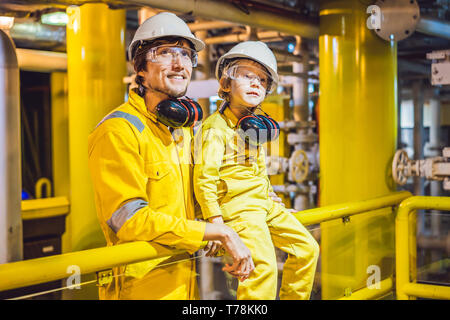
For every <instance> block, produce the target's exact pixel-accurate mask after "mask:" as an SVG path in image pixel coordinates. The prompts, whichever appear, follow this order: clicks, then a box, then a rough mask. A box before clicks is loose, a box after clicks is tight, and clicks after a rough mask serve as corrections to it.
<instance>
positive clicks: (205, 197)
mask: <svg viewBox="0 0 450 320" xmlns="http://www.w3.org/2000/svg"><path fill="white" fill-rule="evenodd" d="M223 106H224V105H222V107H221V108H223ZM222 111H223V112H221V110H218V111H216V112H215V113H213V114H212V115H211V116H210V117H208V118H207V119H206V120H205V121H204V123H203V124H202V129H201V131H199V132H197V134H196V137H195V140H196V148H195V149H194V150H195V158H194V160H195V166H194V191H195V197H196V198H197V201H198V202H199V204H200V207H201V210H202V213H203V217H204V218H205V219H208V218H210V217H213V216H218V215H222V216H223V218H224V220H225V221H227V220H229V219H232V218H233V212H234V211H235V210H234V208H235V206H240V207H242V206H247V207H248V206H259V207H263V208H265V209H267V210H269V209H270V208H271V207H272V205H273V201H272V200H271V198H270V197H269V196H268V193H269V192H271V191H273V190H272V186H271V184H270V181H269V178H268V176H267V171H266V162H265V150H264V148H263V146H259V147H253V148H252V147H251V146H250V147H249V146H248V145H247V146H246V145H245V144H244V142H243V140H242V139H241V138H240V137H239V135H238V134H237V132H236V129H237V128H236V124H237V122H238V119H237V118H236V116H235V115H234V114H233V113H232V112H231V110H230V109H229V108H228V107H225V108H223V109H222ZM200 145H201V147H200ZM242 196H244V197H245V198H247V199H249V201H245V200H244V203H243V199H244V198H243V197H242Z"/></svg>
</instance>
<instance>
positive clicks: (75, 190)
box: [63, 4, 126, 252]
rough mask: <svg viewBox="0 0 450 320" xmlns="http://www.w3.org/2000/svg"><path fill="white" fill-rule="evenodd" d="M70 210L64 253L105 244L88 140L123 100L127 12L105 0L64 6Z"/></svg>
mask: <svg viewBox="0 0 450 320" xmlns="http://www.w3.org/2000/svg"><path fill="white" fill-rule="evenodd" d="M67 14H68V17H69V21H68V24H67V71H68V85H69V87H68V103H69V108H68V119H69V150H68V151H69V179H70V195H69V196H70V203H71V208H70V214H69V216H68V217H67V235H65V236H64V239H63V240H64V248H65V251H68V252H70V251H79V250H83V249H88V248H95V247H99V246H104V245H105V240H104V237H103V234H102V232H101V229H100V224H99V222H98V220H97V214H96V210H95V204H94V192H93V188H92V184H91V179H90V174H89V170H88V161H87V160H88V155H87V150H88V147H87V140H88V135H89V134H90V133H91V132H92V130H93V129H94V128H95V126H96V125H97V123H98V122H99V121H100V120H101V119H102V118H103V117H104V116H105V115H106V114H107V113H108V112H110V111H111V110H112V109H114V108H116V107H117V106H119V105H120V104H122V103H123V102H124V100H125V94H126V92H125V90H126V86H125V84H124V83H123V78H124V77H125V75H126V60H125V57H126V56H125V52H126V51H125V28H126V23H125V21H126V20H125V10H111V9H109V8H108V6H107V5H106V4H84V5H82V6H80V7H78V6H69V7H68V8H67Z"/></svg>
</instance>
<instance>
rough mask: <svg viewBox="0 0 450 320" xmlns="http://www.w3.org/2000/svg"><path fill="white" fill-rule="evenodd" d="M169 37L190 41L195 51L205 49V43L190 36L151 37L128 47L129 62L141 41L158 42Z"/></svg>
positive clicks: (168, 35)
mask: <svg viewBox="0 0 450 320" xmlns="http://www.w3.org/2000/svg"><path fill="white" fill-rule="evenodd" d="M167 37H177V38H182V39H186V40H187V41H189V42H190V43H192V45H193V46H194V50H195V51H197V52H198V51H201V50H203V49H204V48H205V43H204V42H203V41H202V40H200V39H197V38H193V37H189V36H185V35H179V34H167V35H163V36H157V37H154V36H153V37H152V36H149V37H148V38H144V39H140V40H136V41H133V43H131V44H130V46H129V47H128V60H129V61H132V60H133V59H132V56H131V54H132V52H133V50H134V47H135V46H136V45H137V44H138V42H140V41H153V40H157V39H160V38H167Z"/></svg>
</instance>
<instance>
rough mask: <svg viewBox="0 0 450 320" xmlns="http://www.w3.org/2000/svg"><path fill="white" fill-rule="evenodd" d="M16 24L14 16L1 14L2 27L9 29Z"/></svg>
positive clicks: (0, 26) (0, 23) (0, 24)
mask: <svg viewBox="0 0 450 320" xmlns="http://www.w3.org/2000/svg"><path fill="white" fill-rule="evenodd" d="M13 25H14V17H5V16H0V29H6V30H9V29H11V28H12V26H13Z"/></svg>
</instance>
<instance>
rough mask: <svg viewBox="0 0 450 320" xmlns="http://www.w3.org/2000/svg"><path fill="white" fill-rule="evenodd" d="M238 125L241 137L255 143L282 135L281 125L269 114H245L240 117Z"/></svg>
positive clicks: (264, 141)
mask: <svg viewBox="0 0 450 320" xmlns="http://www.w3.org/2000/svg"><path fill="white" fill-rule="evenodd" d="M264 113H265V112H264ZM265 114H266V113H265ZM237 127H238V130H239V134H240V135H241V137H242V138H243V139H244V140H245V141H246V142H249V143H251V144H253V145H259V144H262V143H266V142H268V141H273V140H275V139H277V138H278V136H279V135H280V126H279V125H278V123H277V122H276V121H275V120H274V119H272V118H271V117H270V116H269V115H268V114H266V115H261V114H249V115H247V116H244V117H242V118H241V119H239V121H238V123H237Z"/></svg>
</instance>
